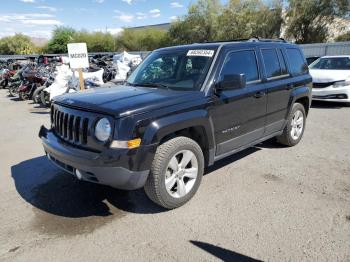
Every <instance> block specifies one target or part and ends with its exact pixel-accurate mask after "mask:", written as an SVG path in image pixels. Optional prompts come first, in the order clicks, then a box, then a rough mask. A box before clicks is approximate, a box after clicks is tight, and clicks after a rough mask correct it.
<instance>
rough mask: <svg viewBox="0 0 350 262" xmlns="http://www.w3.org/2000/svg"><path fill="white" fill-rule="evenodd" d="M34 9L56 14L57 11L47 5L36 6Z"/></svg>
mask: <svg viewBox="0 0 350 262" xmlns="http://www.w3.org/2000/svg"><path fill="white" fill-rule="evenodd" d="M36 8H38V9H44V10H47V11H50V12H57V10H58V9H57V8H56V7H53V6H48V5H40V6H37V7H36Z"/></svg>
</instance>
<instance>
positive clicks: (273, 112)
mask: <svg viewBox="0 0 350 262" xmlns="http://www.w3.org/2000/svg"><path fill="white" fill-rule="evenodd" d="M260 54H261V58H262V61H263V65H264V72H265V74H264V82H265V84H266V88H267V114H266V126H265V136H267V135H270V134H273V133H275V132H277V131H280V130H281V129H282V128H283V126H284V123H285V118H286V115H287V110H288V105H289V103H290V100H291V92H292V89H293V85H292V84H291V83H290V81H291V79H290V75H289V73H288V70H287V65H286V59H285V54H284V53H283V50H282V49H281V48H276V47H268V48H265V47H264V48H260Z"/></svg>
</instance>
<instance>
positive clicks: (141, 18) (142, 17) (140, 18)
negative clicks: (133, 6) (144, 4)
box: [136, 12, 147, 20]
mask: <svg viewBox="0 0 350 262" xmlns="http://www.w3.org/2000/svg"><path fill="white" fill-rule="evenodd" d="M146 18H147V14H145V13H141V12H137V13H136V19H138V20H143V19H146Z"/></svg>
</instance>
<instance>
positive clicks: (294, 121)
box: [277, 103, 306, 146]
mask: <svg viewBox="0 0 350 262" xmlns="http://www.w3.org/2000/svg"><path fill="white" fill-rule="evenodd" d="M305 123H306V113H305V108H304V106H303V105H302V104H299V103H295V104H294V105H293V108H292V110H291V112H290V114H289V117H288V122H287V125H286V127H285V128H284V130H283V134H282V135H281V136H278V137H277V141H278V142H279V143H281V144H283V145H286V146H295V145H296V144H298V143H299V142H300V140H301V138H302V137H303V134H304V129H305Z"/></svg>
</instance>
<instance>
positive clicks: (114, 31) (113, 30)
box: [94, 28, 124, 35]
mask: <svg viewBox="0 0 350 262" xmlns="http://www.w3.org/2000/svg"><path fill="white" fill-rule="evenodd" d="M94 31H95V32H103V33H104V32H106V31H107V32H108V33H110V34H112V35H119V34H120V33H121V32H123V31H124V29H123V28H107V30H106V29H95V30H94Z"/></svg>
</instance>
